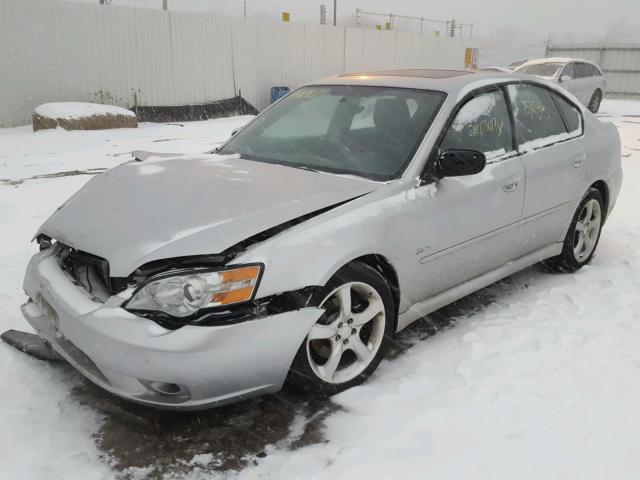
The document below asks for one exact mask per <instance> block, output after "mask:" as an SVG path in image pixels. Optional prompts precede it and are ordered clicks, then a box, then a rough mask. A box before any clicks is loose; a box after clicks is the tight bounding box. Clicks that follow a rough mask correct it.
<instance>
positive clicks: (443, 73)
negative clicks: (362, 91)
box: [338, 68, 473, 78]
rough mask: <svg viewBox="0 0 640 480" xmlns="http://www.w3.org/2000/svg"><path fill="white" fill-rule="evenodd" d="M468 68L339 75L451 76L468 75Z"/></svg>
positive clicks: (383, 71)
mask: <svg viewBox="0 0 640 480" xmlns="http://www.w3.org/2000/svg"><path fill="white" fill-rule="evenodd" d="M471 73H473V72H470V71H468V70H438V69H433V68H406V69H403V70H378V71H374V72H359V73H343V74H341V75H338V76H339V77H362V76H372V77H411V78H451V77H458V76H460V75H469V74H471Z"/></svg>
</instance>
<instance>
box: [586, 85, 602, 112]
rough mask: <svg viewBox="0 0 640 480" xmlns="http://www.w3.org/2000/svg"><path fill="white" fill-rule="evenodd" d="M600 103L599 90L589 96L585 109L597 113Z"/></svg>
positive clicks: (600, 95) (600, 94) (600, 93)
mask: <svg viewBox="0 0 640 480" xmlns="http://www.w3.org/2000/svg"><path fill="white" fill-rule="evenodd" d="M601 102H602V92H601V91H600V90H596V91H595V92H593V95H591V100H590V101H589V105H588V106H587V108H588V109H589V110H590V111H591V113H598V110H600V103H601Z"/></svg>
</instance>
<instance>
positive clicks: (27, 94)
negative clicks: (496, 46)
mask: <svg viewBox="0 0 640 480" xmlns="http://www.w3.org/2000/svg"><path fill="white" fill-rule="evenodd" d="M468 43H469V42H468V41H463V40H460V39H449V38H438V37H435V36H432V35H420V34H412V33H404V32H394V31H375V30H368V29H360V28H347V27H333V26H321V25H309V24H302V23H288V22H279V21H276V20H270V19H264V18H255V17H254V18H238V17H233V18H232V17H224V16H220V15H216V14H211V13H203V12H177V11H162V10H151V9H137V8H129V7H114V6H104V5H97V4H82V3H75V2H62V1H58V0H0V75H1V80H0V99H2V101H1V102H0V126H5V127H6V126H14V125H22V124H26V123H29V122H30V119H31V113H32V111H33V109H34V108H35V107H36V106H37V105H39V104H41V103H45V102H53V101H93V102H99V103H110V104H115V105H120V106H124V107H133V106H134V105H136V104H137V105H141V106H154V105H186V104H195V103H206V102H211V101H215V100H220V99H224V98H231V97H233V96H235V95H236V94H237V93H238V92H239V91H241V93H242V96H243V97H245V98H246V99H247V100H248V101H249V102H250V103H252V104H253V105H255V106H256V107H257V108H259V109H262V108H264V107H266V106H267V105H268V104H269V101H270V88H271V87H273V86H280V85H282V86H288V87H291V88H295V87H297V86H299V85H300V84H302V83H305V82H307V81H310V80H313V79H316V78H319V77H323V76H328V75H333V74H337V73H343V72H345V71H363V70H379V69H389V68H462V67H463V66H464V49H465V47H467V46H473V45H469V44H468Z"/></svg>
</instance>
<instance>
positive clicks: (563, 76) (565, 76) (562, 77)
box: [560, 75, 572, 82]
mask: <svg viewBox="0 0 640 480" xmlns="http://www.w3.org/2000/svg"><path fill="white" fill-rule="evenodd" d="M569 80H572V78H571V77H570V76H569V75H562V76H561V77H560V81H561V82H568V81H569Z"/></svg>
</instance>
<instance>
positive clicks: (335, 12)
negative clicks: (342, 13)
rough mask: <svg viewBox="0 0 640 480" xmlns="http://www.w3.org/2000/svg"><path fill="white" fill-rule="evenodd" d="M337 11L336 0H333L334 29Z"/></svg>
mask: <svg viewBox="0 0 640 480" xmlns="http://www.w3.org/2000/svg"><path fill="white" fill-rule="evenodd" d="M337 11H338V0H333V26H334V27H335V26H336V25H337V22H336V21H337V18H338V15H337Z"/></svg>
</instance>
